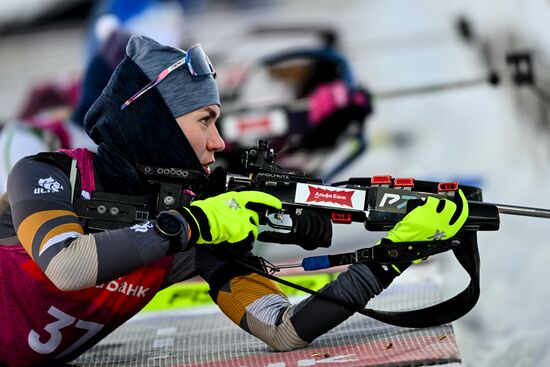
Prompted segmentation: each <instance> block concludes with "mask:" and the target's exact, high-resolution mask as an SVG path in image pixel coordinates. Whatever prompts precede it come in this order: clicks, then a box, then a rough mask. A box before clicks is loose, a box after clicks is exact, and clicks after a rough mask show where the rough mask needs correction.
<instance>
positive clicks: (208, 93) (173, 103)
mask: <svg viewBox="0 0 550 367" xmlns="http://www.w3.org/2000/svg"><path fill="white" fill-rule="evenodd" d="M126 54H127V55H128V56H129V57H130V58H131V59H132V60H133V61H134V63H136V64H137V65H138V66H139V68H140V69H141V70H142V71H143V72H144V73H145V75H147V77H148V78H149V79H150V80H153V79H155V78H156V77H157V76H158V75H159V74H160V72H161V71H163V70H164V69H166V68H167V67H169V66H170V65H172V64H173V63H175V62H176V61H178V60H181V59H182V58H183V57H185V52H184V51H182V50H180V49H177V48H174V47H170V46H163V45H161V44H159V43H158V42H156V41H154V40H152V39H151V38H148V37H145V36H132V37H131V38H130V41H129V42H128V46H126ZM156 88H157V89H158V91H159V92H160V94H161V96H162V98H163V99H164V101H165V102H166V104H167V105H168V108H169V109H170V111H171V112H172V116H174V118H177V117H180V116H182V115H185V114H187V113H189V112H192V111H195V110H197V109H199V108H202V107H205V106H209V105H213V104H217V105H220V94H219V92H218V86H217V84H216V81H215V80H214V77H213V76H212V75H208V76H197V77H193V76H191V74H190V73H189V70H188V69H187V67H186V66H185V65H184V66H181V67H179V68H178V69H176V70H174V71H172V72H171V73H170V74H169V75H168V76H167V77H166V78H165V79H164V80H163V81H162V82H160V83H159V84H158V85H157V86H156ZM135 103H139V99H138V100H137V101H136V102H135Z"/></svg>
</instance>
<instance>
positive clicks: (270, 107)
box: [218, 24, 372, 180]
mask: <svg viewBox="0 0 550 367" xmlns="http://www.w3.org/2000/svg"><path fill="white" fill-rule="evenodd" d="M249 32H250V34H252V36H253V37H252V38H256V40H255V41H256V42H257V41H258V40H257V38H259V39H260V40H262V39H263V40H265V38H266V37H268V36H273V35H274V34H275V35H279V36H285V35H286V36H287V37H292V36H293V35H295V34H296V33H310V34H313V35H314V36H315V37H316V38H318V39H319V40H318V43H319V44H318V45H304V46H292V47H283V48H282V49H280V50H277V51H274V52H273V53H271V54H267V55H260V56H258V57H257V59H255V60H252V61H250V60H249V62H248V63H247V64H246V65H244V66H243V65H239V66H237V68H239V69H237V68H233V69H230V68H227V69H221V72H220V75H221V76H220V79H221V81H220V84H221V96H222V102H223V104H224V113H223V116H222V118H221V120H220V123H219V126H220V133H221V134H222V136H223V138H224V140H225V141H226V149H225V151H223V152H221V153H220V154H219V155H218V156H219V160H220V161H221V164H222V165H224V166H225V168H226V169H228V170H229V171H231V172H240V171H241V169H242V167H241V154H242V151H243V149H245V148H247V147H250V146H252V145H254V144H255V143H256V142H257V140H258V139H260V138H267V139H268V140H269V141H270V146H271V147H272V148H273V149H274V150H275V152H277V153H278V155H279V156H278V159H279V160H278V162H279V163H280V164H281V165H283V166H284V167H286V168H288V169H295V170H299V171H306V172H308V173H309V174H310V175H314V176H319V177H322V178H324V179H325V180H330V179H331V178H332V177H333V176H334V175H336V174H337V173H339V172H340V171H341V170H343V169H344V168H346V167H347V166H348V165H349V164H351V163H352V162H353V160H354V159H356V158H358V157H359V156H360V155H361V154H362V153H363V152H364V151H365V150H366V147H367V138H366V137H365V131H366V129H365V122H366V119H367V117H368V116H369V115H370V114H371V113H372V101H371V96H370V95H369V92H368V91H367V90H366V89H365V87H364V86H363V85H362V84H361V83H360V82H359V81H358V80H357V79H356V77H355V72H354V71H353V68H352V66H351V64H350V62H349V60H347V58H346V57H345V56H344V55H343V54H342V53H341V52H340V51H338V49H337V44H338V33H337V31H336V30H334V29H332V28H330V27H315V26H311V27H307V26H303V25H294V26H293V25H289V24H287V25H285V26H272V27H269V26H264V27H256V28H252V29H251V30H249ZM235 51H238V50H235ZM222 67H223V64H222ZM237 70H238V71H237ZM224 74H225V79H224ZM232 75H237V77H235V78H232V79H230V78H231V76H232ZM350 146H351V147H350ZM337 150H341V151H344V152H345V153H344V154H341V155H340V156H339V158H337V159H333V160H332V161H331V160H327V157H331V156H335V155H336V154H335V151H337Z"/></svg>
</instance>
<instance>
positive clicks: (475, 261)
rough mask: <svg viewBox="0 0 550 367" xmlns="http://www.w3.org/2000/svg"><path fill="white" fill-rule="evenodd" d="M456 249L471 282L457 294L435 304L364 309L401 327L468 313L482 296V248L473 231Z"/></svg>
mask: <svg viewBox="0 0 550 367" xmlns="http://www.w3.org/2000/svg"><path fill="white" fill-rule="evenodd" d="M465 236H469V238H468V239H467V240H466V241H464V242H463V243H462V244H460V245H458V246H457V247H456V248H455V249H453V253H454V255H455V257H456V258H457V260H458V262H459V263H460V265H461V266H462V267H463V268H464V270H466V272H467V273H468V275H469V276H470V283H469V284H468V286H467V287H466V288H465V289H464V290H463V291H462V292H460V293H459V294H457V295H456V296H454V297H452V298H450V299H448V300H446V301H443V302H441V303H438V304H436V305H433V306H430V307H426V308H421V309H418V310H412V311H395V312H391V311H378V310H373V309H364V310H363V311H362V312H361V313H362V314H363V315H366V316H370V317H372V318H374V319H376V320H379V321H382V322H385V323H388V324H392V325H396V326H401V327H413V328H420V327H432V326H438V325H443V324H447V323H449V322H453V321H455V320H457V319H459V318H461V317H462V316H464V315H466V314H467V313H468V312H469V311H470V310H471V309H472V308H473V307H474V306H475V304H476V303H477V300H478V299H479V293H480V287H479V266H480V262H479V251H478V248H477V238H476V234H475V232H474V233H467V234H465Z"/></svg>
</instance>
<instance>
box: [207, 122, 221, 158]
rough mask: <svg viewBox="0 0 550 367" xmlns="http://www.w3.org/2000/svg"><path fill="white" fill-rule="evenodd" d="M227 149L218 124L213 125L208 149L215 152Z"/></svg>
mask: <svg viewBox="0 0 550 367" xmlns="http://www.w3.org/2000/svg"><path fill="white" fill-rule="evenodd" d="M224 149H225V142H224V141H223V139H222V137H221V136H220V132H219V131H218V128H217V127H216V125H212V128H211V129H210V133H209V135H208V150H210V151H214V152H221V151H222V150H224Z"/></svg>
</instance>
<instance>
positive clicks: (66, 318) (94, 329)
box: [28, 306, 104, 358]
mask: <svg viewBox="0 0 550 367" xmlns="http://www.w3.org/2000/svg"><path fill="white" fill-rule="evenodd" d="M48 313H49V314H50V315H52V316H53V317H55V318H56V319H57V321H54V322H51V323H49V324H47V325H46V326H45V327H44V330H46V331H47V332H48V333H49V334H50V337H49V338H48V340H46V341H45V342H44V343H43V342H41V341H40V335H39V334H38V333H37V332H36V331H34V330H31V331H30V333H29V337H28V342H29V346H30V347H31V349H32V350H34V351H35V352H36V353H40V354H50V353H52V352H53V351H54V350H55V349H56V348H57V347H59V345H60V344H61V339H62V335H61V331H60V330H61V329H63V328H65V327H68V326H71V325H73V324H75V325H74V327H76V328H78V329H83V330H87V331H86V333H85V334H84V335H82V336H81V337H80V338H79V339H78V340H77V341H76V342H74V343H73V344H72V345H71V346H69V347H68V348H67V349H65V350H64V351H63V352H62V353H61V354H59V355H57V356H56V357H55V358H63V357H65V356H66V355H68V354H69V353H71V352H73V351H74V350H75V349H76V348H78V347H80V346H81V345H82V344H84V343H85V342H86V341H87V340H89V339H90V338H91V337H92V336H94V335H95V334H97V333H98V332H99V331H100V330H101V329H102V328H103V326H104V325H102V324H98V323H96V322H93V321H84V320H78V319H77V318H75V317H73V316H71V315H68V314H66V313H65V312H63V311H61V310H59V309H58V308H56V307H54V306H51V307H50V309H49V310H48ZM75 321H76V323H75Z"/></svg>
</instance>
